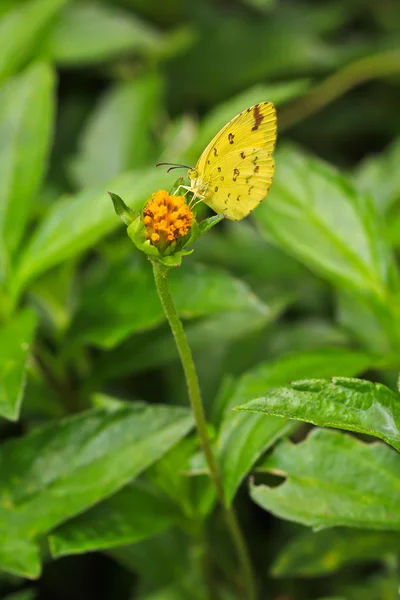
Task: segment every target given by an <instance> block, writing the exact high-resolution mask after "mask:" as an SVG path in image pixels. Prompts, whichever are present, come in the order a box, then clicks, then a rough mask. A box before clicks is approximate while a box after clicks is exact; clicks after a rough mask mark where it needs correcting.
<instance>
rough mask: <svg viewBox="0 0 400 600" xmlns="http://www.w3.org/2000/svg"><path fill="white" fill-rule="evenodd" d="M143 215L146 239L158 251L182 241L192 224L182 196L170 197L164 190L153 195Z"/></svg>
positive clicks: (188, 209)
mask: <svg viewBox="0 0 400 600" xmlns="http://www.w3.org/2000/svg"><path fill="white" fill-rule="evenodd" d="M143 214H144V225H145V227H146V237H147V239H148V240H150V242H151V243H152V244H153V245H154V246H157V247H158V248H159V249H160V250H165V249H166V247H167V246H168V245H169V244H171V243H172V242H177V241H179V240H180V239H182V238H183V237H184V236H185V235H186V234H187V233H188V232H189V231H190V228H191V226H192V223H193V212H192V211H191V210H190V208H189V206H188V205H187V204H186V203H185V198H184V196H173V195H172V196H170V195H169V194H168V192H167V191H165V190H158V192H156V193H154V194H153V197H152V198H151V199H150V200H149V201H148V203H147V204H146V206H145V208H144V211H143Z"/></svg>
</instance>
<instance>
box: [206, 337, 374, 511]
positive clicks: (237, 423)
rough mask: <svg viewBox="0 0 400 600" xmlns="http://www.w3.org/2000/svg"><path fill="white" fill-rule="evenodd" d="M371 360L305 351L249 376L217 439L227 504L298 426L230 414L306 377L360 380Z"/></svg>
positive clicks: (344, 352)
mask: <svg viewBox="0 0 400 600" xmlns="http://www.w3.org/2000/svg"><path fill="white" fill-rule="evenodd" d="M371 360H372V357H371V356H368V355H366V354H362V353H360V352H353V351H350V350H346V349H340V348H337V349H335V348H332V349H327V350H324V351H323V350H320V351H317V352H302V353H298V354H293V355H290V356H287V357H283V358H281V359H278V360H277V361H275V362H273V363H261V364H260V365H258V366H257V367H255V368H254V369H252V370H251V371H249V372H247V373H245V374H244V375H243V376H242V377H241V378H240V379H239V381H238V382H237V384H236V385H235V387H234V389H233V392H232V393H231V395H230V396H228V397H227V398H225V406H224V407H221V408H220V410H225V416H224V418H223V421H222V425H221V432H220V434H219V439H218V445H217V452H218V457H219V461H220V465H221V471H222V479H223V483H224V489H225V494H226V499H227V501H228V502H229V503H231V502H232V500H233V498H234V495H235V493H236V491H237V488H238V486H239V484H240V482H241V480H242V479H243V477H244V476H245V475H246V473H248V472H249V471H250V469H251V467H252V466H253V465H254V463H255V462H256V461H257V460H258V459H259V457H260V456H261V455H262V454H263V453H264V452H265V451H266V450H267V449H268V448H270V447H271V446H272V445H273V444H274V443H275V442H276V441H277V440H278V439H279V438H281V437H283V436H286V435H289V434H290V433H291V432H292V431H293V430H294V429H295V428H296V424H295V423H293V422H288V421H287V420H286V419H282V418H279V417H274V416H268V417H266V416H265V415H253V414H238V413H231V412H229V411H228V412H226V411H227V408H230V407H232V406H237V405H238V404H240V403H241V402H245V401H246V400H249V399H251V398H254V397H257V396H258V395H261V394H264V393H265V392H266V391H267V390H269V389H271V388H273V387H274V386H276V385H282V384H285V383H287V381H288V380H291V379H296V378H298V377H304V376H305V375H308V376H312V377H318V376H325V377H326V376H328V375H332V374H334V373H336V372H338V371H339V372H343V371H345V373H346V374H349V375H356V374H357V373H358V372H359V371H362V370H364V369H366V368H367V367H368V366H369V365H370V363H371Z"/></svg>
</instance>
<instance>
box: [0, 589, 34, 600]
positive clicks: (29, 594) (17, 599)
mask: <svg viewBox="0 0 400 600" xmlns="http://www.w3.org/2000/svg"><path fill="white" fill-rule="evenodd" d="M34 598H36V592H35V590H29V589H26V590H21V591H20V592H15V593H14V594H8V595H7V596H5V597H4V600H34Z"/></svg>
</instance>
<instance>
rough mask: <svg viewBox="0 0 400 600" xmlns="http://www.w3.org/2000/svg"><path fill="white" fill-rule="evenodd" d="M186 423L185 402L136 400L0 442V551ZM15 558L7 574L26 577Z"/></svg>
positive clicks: (171, 439)
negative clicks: (169, 403)
mask: <svg viewBox="0 0 400 600" xmlns="http://www.w3.org/2000/svg"><path fill="white" fill-rule="evenodd" d="M192 425H193V420H192V416H191V413H190V411H189V410H188V409H186V408H179V407H172V406H171V407H169V406H163V405H158V406H157V405H152V406H146V405H143V404H140V405H132V406H130V407H128V406H124V407H122V408H120V409H117V410H92V411H88V412H86V413H82V414H79V415H78V416H76V417H73V418H68V419H65V420H61V421H58V422H56V423H50V424H49V425H47V426H45V427H43V428H41V429H36V430H35V431H34V432H33V433H31V434H29V435H27V436H25V437H23V438H21V439H16V440H12V441H9V442H6V443H5V444H3V446H2V447H1V449H0V466H1V471H2V480H1V484H0V553H1V552H3V553H4V552H5V551H4V545H7V543H8V540H11V539H12V540H18V541H19V540H20V541H21V542H27V543H28V542H30V541H36V540H37V539H38V538H39V537H40V536H42V535H44V534H46V533H47V532H49V531H50V530H51V529H53V528H54V527H55V526H57V525H59V524H60V523H62V522H63V521H66V520H67V519H69V518H71V517H73V516H74V515H76V514H78V513H80V512H82V511H84V510H86V509H88V508H89V507H91V506H92V505H94V504H95V503H97V502H99V501H100V500H103V499H105V498H107V497H108V496H110V495H112V494H113V493H115V492H116V491H118V490H119V489H120V488H122V487H123V486H124V485H126V484H127V483H129V481H131V480H132V479H133V478H134V477H137V476H138V475H139V474H140V473H141V472H142V471H143V470H145V469H146V468H148V467H149V466H150V465H151V464H152V463H153V462H155V461H156V460H158V459H159V458H160V456H162V455H163V454H164V452H167V451H168V449H169V448H171V447H172V446H173V445H174V444H176V443H177V442H178V441H179V440H180V439H181V438H182V437H183V436H185V435H186V434H187V433H188V431H189V430H190V429H191V427H192ZM13 560H16V559H15V557H14V559H13ZM18 560H19V561H20V564H19V565H18V564H17V565H14V567H13V572H14V573H20V574H23V575H24V574H26V573H27V572H30V576H32V577H33V576H34V575H33V574H32V573H33V570H32V566H31V564H30V562H29V561H28V560H24V559H23V556H22V555H21V554H19V555H18ZM4 568H8V569H10V567H7V565H6V566H5V567H4ZM36 569H37V565H36Z"/></svg>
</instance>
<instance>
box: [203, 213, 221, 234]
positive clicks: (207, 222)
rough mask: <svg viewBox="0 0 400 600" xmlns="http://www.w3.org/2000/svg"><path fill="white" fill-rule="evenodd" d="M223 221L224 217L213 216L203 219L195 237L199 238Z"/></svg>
mask: <svg viewBox="0 0 400 600" xmlns="http://www.w3.org/2000/svg"><path fill="white" fill-rule="evenodd" d="M223 219H225V215H214V216H213V217H209V218H208V219H203V221H200V223H199V231H198V234H197V237H200V236H201V235H204V234H205V233H207V231H210V229H211V228H212V227H214V225H217V224H218V223H220V222H221V221H222V220H223Z"/></svg>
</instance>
